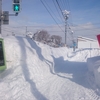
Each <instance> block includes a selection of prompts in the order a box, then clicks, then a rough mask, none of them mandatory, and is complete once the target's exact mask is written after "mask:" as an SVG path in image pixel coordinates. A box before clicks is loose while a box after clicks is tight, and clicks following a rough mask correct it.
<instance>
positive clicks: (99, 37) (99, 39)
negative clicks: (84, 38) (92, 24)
mask: <svg viewBox="0 0 100 100" xmlns="http://www.w3.org/2000/svg"><path fill="white" fill-rule="evenodd" d="M97 39H98V42H99V46H100V34H99V35H97Z"/></svg>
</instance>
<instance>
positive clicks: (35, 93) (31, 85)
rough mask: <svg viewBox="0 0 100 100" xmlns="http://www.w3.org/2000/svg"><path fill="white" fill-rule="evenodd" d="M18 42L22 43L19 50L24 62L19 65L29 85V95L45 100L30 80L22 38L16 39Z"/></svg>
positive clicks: (38, 99)
mask: <svg viewBox="0 0 100 100" xmlns="http://www.w3.org/2000/svg"><path fill="white" fill-rule="evenodd" d="M16 38H17V40H18V41H21V42H22V43H21V44H20V43H19V45H20V49H21V57H22V59H23V60H24V62H22V63H21V66H22V71H23V74H24V77H25V80H26V81H27V82H28V83H29V84H30V87H31V88H30V89H31V93H32V94H33V96H35V97H36V99H37V100H47V99H46V97H44V96H43V95H42V94H41V93H40V92H39V91H38V89H37V87H36V84H35V82H34V81H33V80H31V79H30V73H29V69H28V66H27V63H26V59H27V56H26V49H25V42H24V40H23V38H20V37H16Z"/></svg>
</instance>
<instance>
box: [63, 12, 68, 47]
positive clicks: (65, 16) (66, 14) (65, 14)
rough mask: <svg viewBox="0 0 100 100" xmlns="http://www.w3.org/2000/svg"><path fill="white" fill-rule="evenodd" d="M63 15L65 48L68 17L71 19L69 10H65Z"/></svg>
mask: <svg viewBox="0 0 100 100" xmlns="http://www.w3.org/2000/svg"><path fill="white" fill-rule="evenodd" d="M63 15H64V18H65V46H67V38H66V37H67V20H68V17H69V11H67V10H64V11H63Z"/></svg>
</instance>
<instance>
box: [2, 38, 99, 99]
mask: <svg viewBox="0 0 100 100" xmlns="http://www.w3.org/2000/svg"><path fill="white" fill-rule="evenodd" d="M4 46H5V52H6V62H7V69H6V70H5V71H1V72H0V100H100V95H99V84H100V78H99V77H100V67H99V64H100V61H98V62H95V63H93V64H94V66H96V67H93V68H94V69H93V70H94V71H93V70H92V72H90V71H89V70H88V69H89V68H88V66H87V59H88V58H90V57H94V56H95V57H96V56H99V55H100V53H99V49H91V50H90V49H78V50H76V51H75V52H73V50H72V49H70V48H69V49H68V48H66V47H62V48H53V47H50V46H48V45H46V44H42V43H38V42H36V41H33V40H32V39H30V38H29V37H20V36H16V37H14V36H12V37H11V36H9V37H5V38H4ZM93 61H94V60H93ZM89 63H91V62H89ZM88 65H89V64H88ZM93 72H94V73H96V74H94V75H95V77H91V74H90V73H93ZM89 78H91V80H92V81H93V80H94V84H96V85H97V87H96V88H93V85H94V84H92V85H90V83H91V80H89ZM92 78H93V79H92Z"/></svg>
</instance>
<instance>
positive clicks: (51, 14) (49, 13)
mask: <svg viewBox="0 0 100 100" xmlns="http://www.w3.org/2000/svg"><path fill="white" fill-rule="evenodd" d="M40 1H41V3H42V4H43V5H44V7H45V8H46V10H47V11H48V13H49V14H50V16H51V17H52V18H53V20H54V21H55V23H56V24H57V25H58V26H59V24H58V23H57V21H56V20H55V19H54V17H53V16H52V14H51V13H50V11H49V10H48V8H47V7H46V6H45V4H44V3H43V1H42V0H40ZM59 28H60V29H61V30H62V28H61V27H60V26H59ZM62 31H63V30H62ZM63 32H64V31H63Z"/></svg>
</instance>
